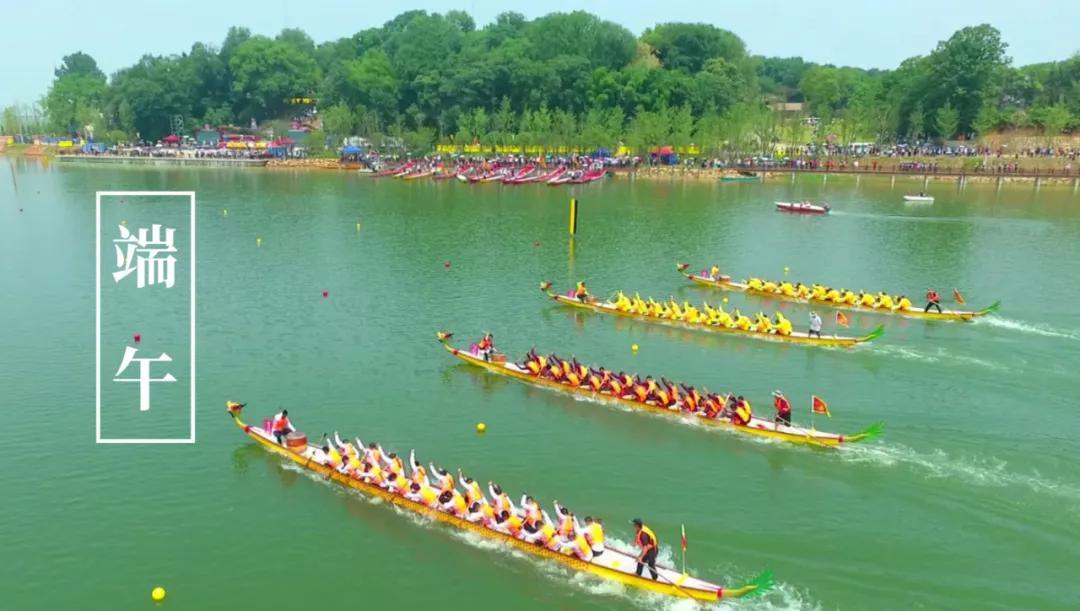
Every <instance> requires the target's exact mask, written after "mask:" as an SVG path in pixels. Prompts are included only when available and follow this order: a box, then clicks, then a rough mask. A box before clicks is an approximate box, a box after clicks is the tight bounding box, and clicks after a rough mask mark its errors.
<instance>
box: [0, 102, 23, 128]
mask: <svg viewBox="0 0 1080 611" xmlns="http://www.w3.org/2000/svg"><path fill="white" fill-rule="evenodd" d="M0 130H2V131H3V133H5V134H17V133H19V111H18V109H17V108H15V106H14V105H12V106H6V107H4V113H3V117H2V119H0Z"/></svg>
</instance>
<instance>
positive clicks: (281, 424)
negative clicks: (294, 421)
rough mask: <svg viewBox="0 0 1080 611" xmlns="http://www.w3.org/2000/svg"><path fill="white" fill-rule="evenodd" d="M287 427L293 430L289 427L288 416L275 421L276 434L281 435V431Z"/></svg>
mask: <svg viewBox="0 0 1080 611" xmlns="http://www.w3.org/2000/svg"><path fill="white" fill-rule="evenodd" d="M285 427H289V428H292V427H291V426H290V425H289V417H288V416H283V417H281V418H278V419H277V420H275V421H274V432H275V433H279V432H281V431H284V430H285Z"/></svg>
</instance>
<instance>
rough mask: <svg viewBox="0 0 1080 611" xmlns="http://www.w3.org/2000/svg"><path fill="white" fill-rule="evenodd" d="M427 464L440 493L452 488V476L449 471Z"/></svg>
mask: <svg viewBox="0 0 1080 611" xmlns="http://www.w3.org/2000/svg"><path fill="white" fill-rule="evenodd" d="M428 466H429V467H431V474H432V476H433V478H434V479H435V488H436V489H438V491H439V492H440V493H442V492H446V491H448V490H453V489H454V476H453V475H450V472H449V471H447V470H446V469H441V468H439V467H436V466H435V465H434V464H432V463H428Z"/></svg>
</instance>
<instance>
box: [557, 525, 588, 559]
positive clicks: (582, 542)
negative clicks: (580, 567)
mask: <svg viewBox="0 0 1080 611" xmlns="http://www.w3.org/2000/svg"><path fill="white" fill-rule="evenodd" d="M561 550H562V552H563V553H565V554H568V555H571V556H576V557H577V559H578V560H584V561H585V562H589V561H590V560H592V559H593V551H592V546H591V545H589V540H588V539H587V538H586V537H585V535H584V534H583V533H580V532H579V533H575V534H574V538H573V539H571V540H569V541H567V542H566V544H565V545H563V546H562V548H561Z"/></svg>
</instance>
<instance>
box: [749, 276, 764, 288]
mask: <svg viewBox="0 0 1080 611" xmlns="http://www.w3.org/2000/svg"><path fill="white" fill-rule="evenodd" d="M762 286H763V285H762V282H761V279H760V278H751V279H750V280H749V281H748V282H747V283H746V287H747V288H749V289H750V290H753V291H760V290H761V287H762Z"/></svg>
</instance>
